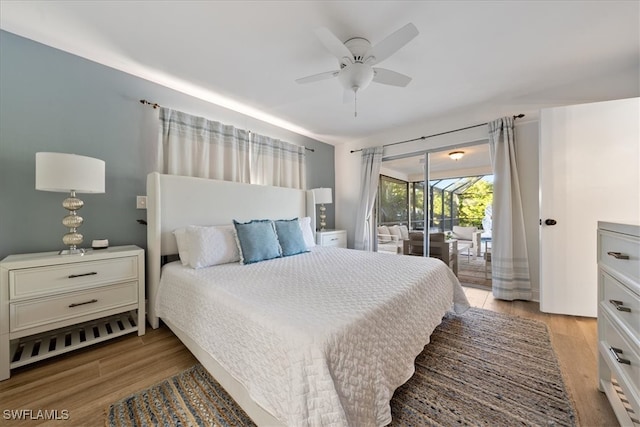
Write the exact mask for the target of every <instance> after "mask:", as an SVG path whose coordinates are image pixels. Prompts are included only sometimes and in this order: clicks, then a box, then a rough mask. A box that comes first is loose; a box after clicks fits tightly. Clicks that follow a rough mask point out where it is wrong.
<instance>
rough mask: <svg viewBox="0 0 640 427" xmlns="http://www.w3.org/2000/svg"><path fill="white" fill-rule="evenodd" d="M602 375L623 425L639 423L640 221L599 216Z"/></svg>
mask: <svg viewBox="0 0 640 427" xmlns="http://www.w3.org/2000/svg"><path fill="white" fill-rule="evenodd" d="M598 377H599V389H600V390H601V391H603V392H605V393H606V395H607V398H608V399H609V402H611V406H612V407H613V410H614V412H615V413H616V416H617V417H618V421H619V422H620V424H621V425H622V426H633V425H640V226H638V225H628V224H616V223H610V222H598Z"/></svg>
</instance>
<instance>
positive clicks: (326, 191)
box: [311, 188, 333, 205]
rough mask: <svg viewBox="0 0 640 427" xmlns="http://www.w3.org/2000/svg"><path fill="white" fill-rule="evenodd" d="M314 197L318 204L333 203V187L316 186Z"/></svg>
mask: <svg viewBox="0 0 640 427" xmlns="http://www.w3.org/2000/svg"><path fill="white" fill-rule="evenodd" d="M311 191H313V198H314V199H315V201H316V205H320V204H328V203H332V201H333V199H332V198H331V189H330V188H314V189H313V190H311Z"/></svg>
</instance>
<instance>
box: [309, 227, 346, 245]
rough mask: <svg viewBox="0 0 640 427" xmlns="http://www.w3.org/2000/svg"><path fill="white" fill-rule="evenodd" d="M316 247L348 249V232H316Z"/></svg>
mask: <svg viewBox="0 0 640 427" xmlns="http://www.w3.org/2000/svg"><path fill="white" fill-rule="evenodd" d="M316 245H318V246H334V247H337V248H346V247H347V231H346V230H324V231H316Z"/></svg>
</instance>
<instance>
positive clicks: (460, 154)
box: [449, 151, 464, 160]
mask: <svg viewBox="0 0 640 427" xmlns="http://www.w3.org/2000/svg"><path fill="white" fill-rule="evenodd" d="M463 156H464V151H452V152H450V153H449V157H450V158H451V160H460V159H461V158H462V157H463Z"/></svg>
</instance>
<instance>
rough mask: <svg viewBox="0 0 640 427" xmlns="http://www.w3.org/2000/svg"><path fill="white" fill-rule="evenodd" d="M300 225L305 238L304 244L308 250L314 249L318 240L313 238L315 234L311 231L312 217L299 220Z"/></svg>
mask: <svg viewBox="0 0 640 427" xmlns="http://www.w3.org/2000/svg"><path fill="white" fill-rule="evenodd" d="M298 223H299V224H300V229H301V230H302V237H303V238H304V243H305V244H306V245H307V249H310V248H312V247H314V246H315V245H316V240H315V238H314V237H313V236H314V232H313V230H312V229H311V217H308V216H305V217H304V218H299V219H298Z"/></svg>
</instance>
